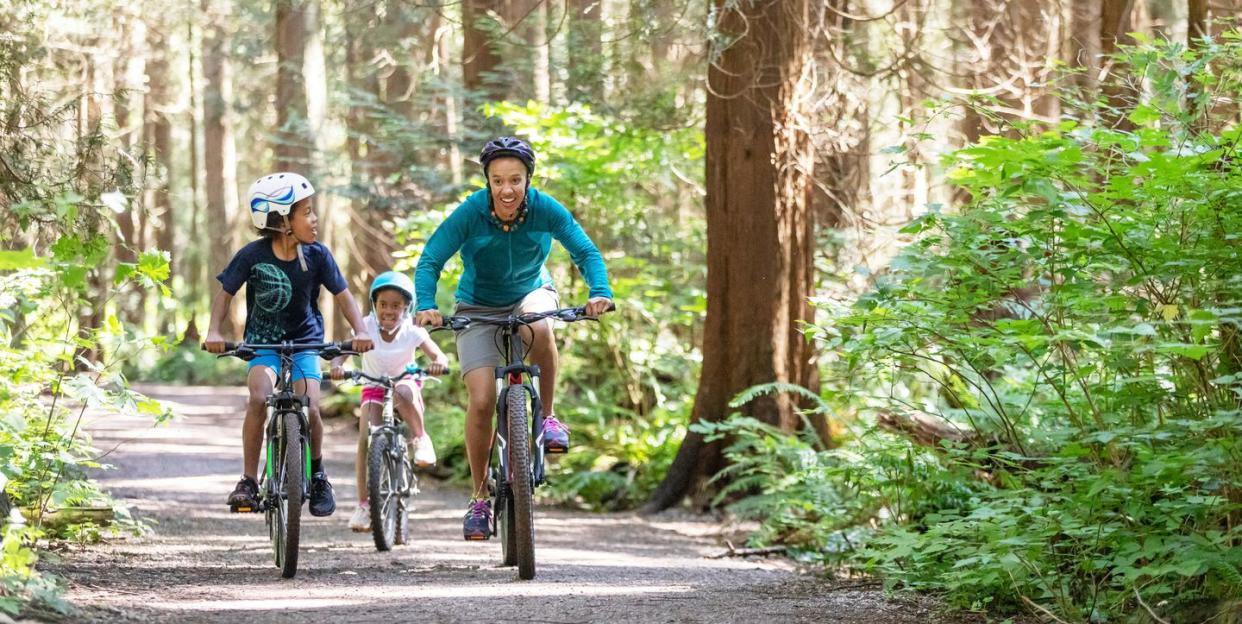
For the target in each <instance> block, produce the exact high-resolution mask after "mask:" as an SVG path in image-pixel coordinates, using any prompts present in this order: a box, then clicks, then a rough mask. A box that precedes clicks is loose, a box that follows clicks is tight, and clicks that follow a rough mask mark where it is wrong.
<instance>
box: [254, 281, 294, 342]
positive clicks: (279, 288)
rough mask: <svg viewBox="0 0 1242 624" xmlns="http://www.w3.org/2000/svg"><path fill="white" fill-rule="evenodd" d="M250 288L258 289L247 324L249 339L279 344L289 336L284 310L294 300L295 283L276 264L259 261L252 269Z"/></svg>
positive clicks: (255, 290) (255, 291) (255, 292)
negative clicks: (286, 330) (284, 320)
mask: <svg viewBox="0 0 1242 624" xmlns="http://www.w3.org/2000/svg"><path fill="white" fill-rule="evenodd" d="M247 284H248V288H250V289H252V290H253V292H254V310H251V311H250V319H249V322H248V323H247V327H246V341H247V342H255V343H260V344H263V343H275V342H280V341H281V340H284V339H285V327H284V325H285V324H284V323H282V322H281V319H282V318H284V315H283V312H284V310H285V308H286V307H288V305H289V302H290V301H292V300H293V284H292V283H291V282H290V281H289V276H288V275H285V272H284V271H281V270H280V269H279V268H278V267H276V266H275V265H271V264H267V263H259V264H256V265H254V266H253V267H251V268H250V279H249V280H248V281H247Z"/></svg>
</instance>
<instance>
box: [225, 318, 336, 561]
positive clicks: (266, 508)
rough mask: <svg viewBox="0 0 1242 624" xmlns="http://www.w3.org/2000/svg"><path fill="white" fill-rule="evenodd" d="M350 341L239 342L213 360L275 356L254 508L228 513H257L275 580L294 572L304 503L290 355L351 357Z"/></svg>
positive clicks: (297, 398)
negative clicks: (263, 520)
mask: <svg viewBox="0 0 1242 624" xmlns="http://www.w3.org/2000/svg"><path fill="white" fill-rule="evenodd" d="M352 347H353V344H352V343H351V342H350V341H344V342H329V343H322V344H294V343H291V342H285V343H281V344H273V345H263V344H248V343H244V342H226V343H224V352H223V353H220V354H219V355H218V357H230V356H231V357H235V358H238V359H241V360H246V361H250V360H252V359H254V358H256V357H258V356H259V355H260V354H259V351H272V352H275V353H276V354H277V355H278V356H280V370H279V371H278V372H277V375H276V386H275V388H274V389H273V391H272V394H270V395H268V397H267V400H266V405H267V417H266V419H264V421H263V455H264V460H263V469H262V474H261V475H260V476H259V504H258V505H256V506H255V507H253V508H251V507H235V508H233V509H232V511H234V512H242V513H249V512H254V513H258V512H263V514H264V516H265V518H266V520H267V532H268V537H270V538H271V540H272V552H273V554H274V556H275V560H276V567H278V568H280V571H281V574H280V575H281V576H283V577H284V578H293V575H295V574H297V571H298V540H299V537H300V535H301V527H302V503H303V501H305V500H307V499H308V498H310V481H311V472H310V420H309V416H308V415H307V408H309V407H310V406H309V405H308V404H307V402H306V396H305V395H298V394H294V392H293V355H294V354H295V353H301V352H304V351H317V352H318V353H319V357H321V358H324V359H327V360H330V359H332V358H334V357H337V356H339V355H342V354H356V352H355V351H354V350H353V349H352Z"/></svg>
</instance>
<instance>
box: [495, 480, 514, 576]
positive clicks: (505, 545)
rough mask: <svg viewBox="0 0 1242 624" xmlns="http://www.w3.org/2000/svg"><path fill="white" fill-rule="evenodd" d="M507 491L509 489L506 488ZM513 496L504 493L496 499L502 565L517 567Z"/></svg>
mask: <svg viewBox="0 0 1242 624" xmlns="http://www.w3.org/2000/svg"><path fill="white" fill-rule="evenodd" d="M506 489H507V488H506ZM512 500H513V496H512V495H511V494H508V493H507V492H502V493H501V494H500V495H499V496H497V497H496V531H497V532H498V533H499V534H500V556H501V565H503V566H505V567H513V566H515V565H517V542H516V539H517V529H515V528H514V526H513V518H514V516H513V503H512V502H511V501H512Z"/></svg>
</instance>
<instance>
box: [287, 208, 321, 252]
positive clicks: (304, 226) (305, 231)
mask: <svg viewBox="0 0 1242 624" xmlns="http://www.w3.org/2000/svg"><path fill="white" fill-rule="evenodd" d="M289 227H290V228H292V229H293V237H294V238H296V239H298V242H299V243H302V244H304V245H309V244H311V243H313V242H315V240H316V239H318V238H319V215H318V214H317V213H316V212H315V204H313V203H311V199H310V198H309V197H308V198H306V199H303V200H302V201H300V202H298V203H296V204H294V205H293V209H292V210H290V211H289Z"/></svg>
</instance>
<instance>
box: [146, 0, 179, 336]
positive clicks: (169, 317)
mask: <svg viewBox="0 0 1242 624" xmlns="http://www.w3.org/2000/svg"><path fill="white" fill-rule="evenodd" d="M168 25H169V22H168V20H166V19H165V17H164V16H154V17H152V18H151V21H150V22H148V24H147V50H148V53H149V56H148V60H147V85H148V88H147V97H146V102H145V103H144V106H143V110H144V112H145V121H144V135H145V142H146V145H147V148H148V149H149V150H150V152H149V153H150V156H151V157H152V159H153V161H154V162H155V163H156V165H157V166H158V172H157V174H156V176H154V183H153V185H151V186H150V189H151V190H150V191H149V193H148V199H147V202H146V203H147V206H148V213H149V214H150V215H151V222H150V226H151V228H152V229H153V230H154V233H155V245H156V247H158V248H159V249H161V250H163V251H166V252H168V254H169V270H170V271H174V272H175V270H176V267H177V264H176V261H177V259H178V257H179V256H180V255H181V254H180V253H178V252H177V250H176V249H175V247H176V240H177V237H176V225H177V219H176V218H175V215H174V213H173V206H172V194H171V187H172V175H173V164H172V163H173V159H172V149H173V142H172V112H173V111H172V100H173V98H174V92H173V74H172V71H171V63H170V61H171V59H172V56H173V52H172V49H171V47H170V45H169V42H168ZM170 277H171V276H170ZM164 312H165V313H162V314H160V315H159V323H160V325H159V329H160V332H161V333H162V334H164V335H166V336H170V335H172V331H173V320H174V317H175V314H174V313H173V312H172V311H171V310H166V311H164Z"/></svg>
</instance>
